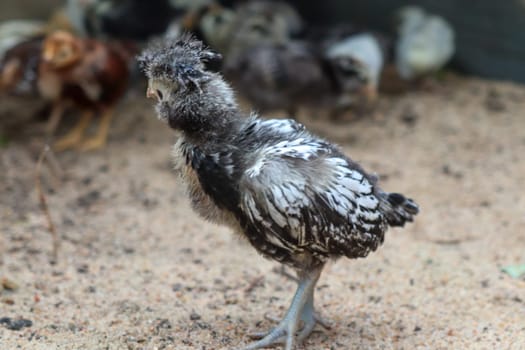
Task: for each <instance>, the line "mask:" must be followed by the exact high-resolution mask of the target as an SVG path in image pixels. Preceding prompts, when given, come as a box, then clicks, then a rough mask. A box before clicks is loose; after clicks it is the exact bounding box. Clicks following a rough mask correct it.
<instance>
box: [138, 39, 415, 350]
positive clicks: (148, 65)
mask: <svg viewBox="0 0 525 350" xmlns="http://www.w3.org/2000/svg"><path fill="white" fill-rule="evenodd" d="M213 56H214V53H213V52H211V51H209V50H208V49H206V48H205V47H203V45H202V43H201V42H199V41H196V40H194V39H193V38H191V37H187V36H184V37H182V38H180V40H178V41H176V42H170V43H167V44H156V45H154V46H152V47H150V48H149V49H147V50H146V51H145V52H144V53H143V54H142V55H141V57H140V58H139V62H140V64H141V65H142V67H143V69H144V71H145V74H146V76H147V77H148V80H149V82H148V90H147V95H148V96H149V97H152V98H155V99H156V100H157V103H156V106H155V108H156V111H157V114H158V117H159V119H161V120H162V121H165V122H166V123H167V124H168V125H169V126H170V127H171V128H173V129H174V130H176V131H177V133H178V134H179V138H178V141H177V143H176V145H175V146H174V148H173V154H174V155H175V158H176V167H177V169H178V170H179V171H180V173H181V175H182V179H183V181H184V183H185V185H186V186H187V189H188V194H189V196H190V199H191V202H192V205H193V208H194V209H195V210H196V212H197V213H198V214H200V215H201V216H202V217H203V218H205V219H207V220H210V221H213V222H216V223H219V224H222V225H226V226H228V227H230V228H231V229H232V230H233V231H234V232H236V233H237V234H238V235H239V236H240V237H242V238H243V239H246V240H247V241H248V242H249V243H250V244H251V245H252V247H253V248H254V249H255V250H256V251H257V252H259V253H260V254H262V255H263V256H264V257H266V258H268V259H272V260H275V261H277V262H279V263H281V264H285V265H288V266H290V267H293V268H294V269H295V270H296V271H297V275H298V286H297V291H296V293H295V295H294V297H293V299H292V302H291V305H290V308H289V309H288V311H287V313H286V315H285V316H284V318H283V320H282V321H281V322H280V323H279V324H278V325H277V326H276V327H275V328H274V329H273V330H271V331H270V332H266V333H263V334H262V336H261V339H260V340H258V341H256V342H255V343H252V344H250V345H248V346H247V347H245V348H244V349H245V350H253V349H260V348H265V347H269V346H272V345H275V344H277V343H284V344H285V349H286V350H292V349H293V348H294V345H295V343H296V342H301V341H303V340H304V339H306V338H307V337H308V336H309V335H310V334H311V333H312V331H313V329H314V326H315V325H316V323H317V322H318V318H317V317H316V314H315V311H314V292H315V285H316V283H317V281H318V279H319V277H320V275H321V271H322V269H323V267H324V265H325V263H326V262H327V261H329V260H331V259H336V258H339V257H348V258H351V259H355V258H363V257H366V256H367V255H368V254H369V253H370V252H373V251H375V250H376V249H377V248H378V247H379V246H380V245H381V243H382V242H383V240H384V236H385V232H386V231H387V229H388V227H391V226H403V225H404V224H405V223H407V222H409V221H412V220H413V217H414V216H415V215H416V214H417V213H418V206H417V204H416V203H415V202H414V201H412V200H411V199H408V198H407V197H405V196H404V195H402V194H398V193H388V192H385V191H383V190H382V189H381V188H380V187H379V185H378V182H377V178H375V177H374V176H372V175H370V174H368V173H367V172H366V171H365V170H364V169H363V168H362V167H361V166H359V165H358V164H357V163H356V162H354V161H353V160H352V159H350V158H349V157H347V156H346V155H344V154H343V152H342V151H341V149H339V148H338V147H337V146H335V145H333V144H331V143H329V142H328V141H325V140H323V139H321V138H319V137H317V136H315V135H313V134H311V133H310V132H308V130H306V128H305V127H304V126H303V125H301V124H299V123H297V122H296V121H294V120H291V119H290V120H276V119H269V120H265V119H262V118H260V117H258V116H257V115H255V114H252V115H247V114H244V113H243V112H242V111H241V110H240V109H239V107H238V105H237V102H236V100H235V97H234V94H233V90H232V89H231V88H230V86H229V85H228V84H227V83H226V82H225V81H224V80H223V78H222V77H221V75H220V74H218V73H214V72H210V71H207V70H206V69H205V63H206V61H208V60H209V59H212V58H213ZM296 334H297V335H296Z"/></svg>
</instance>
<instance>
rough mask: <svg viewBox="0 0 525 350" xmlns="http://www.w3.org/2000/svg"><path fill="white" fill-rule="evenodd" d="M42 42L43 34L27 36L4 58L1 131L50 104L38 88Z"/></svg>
mask: <svg viewBox="0 0 525 350" xmlns="http://www.w3.org/2000/svg"><path fill="white" fill-rule="evenodd" d="M42 42H43V37H42V36H41V37H35V38H32V39H25V40H24V41H22V42H19V43H17V44H15V45H14V46H13V47H11V48H9V49H8V50H7V51H5V52H4V53H3V57H2V58H1V59H0V133H2V130H4V131H5V130H7V129H10V128H13V129H14V128H16V127H17V126H18V125H21V124H23V123H25V122H28V121H30V120H32V119H34V117H35V116H37V115H39V114H41V112H43V110H44V109H45V107H46V102H45V101H44V100H43V99H42V98H41V97H40V96H39V93H38V89H37V79H38V64H39V60H40V51H41V49H42ZM44 112H45V111H44ZM17 129H20V128H17ZM29 129H31V128H24V130H29Z"/></svg>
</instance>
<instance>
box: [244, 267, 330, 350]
mask: <svg viewBox="0 0 525 350" xmlns="http://www.w3.org/2000/svg"><path fill="white" fill-rule="evenodd" d="M321 271H322V266H321V267H319V268H316V269H315V270H313V271H310V272H305V273H301V274H300V275H299V282H298V286H297V290H296V292H295V295H294V297H293V299H292V303H291V305H290V308H289V309H288V311H287V312H286V315H285V316H284V318H283V319H282V320H281V322H279V324H278V325H277V327H275V328H274V329H272V330H271V331H270V332H269V333H267V334H266V335H262V334H261V336H263V338H262V339H260V340H258V341H256V342H254V343H252V344H249V345H248V346H247V347H245V348H244V349H243V350H255V349H260V348H265V347H268V346H271V345H275V344H278V343H285V344H286V347H285V349H286V350H292V349H293V347H294V342H295V333H296V332H297V331H298V330H299V325H300V322H301V321H303V322H304V327H303V329H302V331H301V333H300V334H299V337H300V338H299V340H301V341H302V340H304V339H306V338H307V337H308V335H309V334H310V333H311V332H312V330H313V328H314V326H315V324H316V322H317V319H316V317H315V313H314V306H313V291H314V288H315V284H316V283H317V280H318V279H319V276H320V275H321Z"/></svg>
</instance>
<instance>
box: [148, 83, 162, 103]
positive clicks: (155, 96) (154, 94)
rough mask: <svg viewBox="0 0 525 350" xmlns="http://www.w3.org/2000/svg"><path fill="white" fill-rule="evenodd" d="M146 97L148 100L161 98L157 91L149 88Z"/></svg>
mask: <svg viewBox="0 0 525 350" xmlns="http://www.w3.org/2000/svg"><path fill="white" fill-rule="evenodd" d="M146 97H147V98H153V99H155V100H158V99H159V97H158V96H157V94H156V93H155V90H153V89H152V88H151V87H149V86H148V89H147V90H146Z"/></svg>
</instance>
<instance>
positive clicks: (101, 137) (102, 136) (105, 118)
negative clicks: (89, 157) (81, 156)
mask: <svg viewBox="0 0 525 350" xmlns="http://www.w3.org/2000/svg"><path fill="white" fill-rule="evenodd" d="M112 112H113V111H112V110H111V109H109V110H106V111H105V112H104V114H103V115H102V118H101V120H100V125H99V127H98V131H97V133H96V135H95V136H93V137H92V138H90V139H88V140H86V141H84V142H83V143H82V144H80V145H79V146H78V149H79V150H80V151H83V152H87V151H93V150H96V149H100V148H103V147H104V146H106V141H107V139H108V132H109V125H110V123H111V118H112V116H113V113H112Z"/></svg>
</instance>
